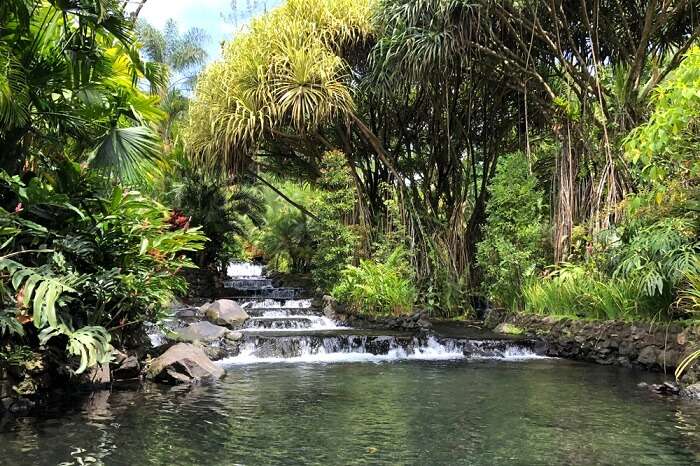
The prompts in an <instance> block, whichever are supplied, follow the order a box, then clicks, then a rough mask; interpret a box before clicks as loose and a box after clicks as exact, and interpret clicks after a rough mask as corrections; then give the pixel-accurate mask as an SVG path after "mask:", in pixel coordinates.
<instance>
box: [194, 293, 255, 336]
mask: <svg viewBox="0 0 700 466" xmlns="http://www.w3.org/2000/svg"><path fill="white" fill-rule="evenodd" d="M204 315H205V316H206V318H207V320H209V321H210V322H212V323H214V324H217V325H225V326H227V327H229V328H232V329H237V328H241V327H243V324H244V323H245V321H246V320H248V318H249V316H248V313H247V312H246V311H244V310H243V308H242V307H241V306H240V305H239V304H238V303H236V302H234V301H231V300H230V299H219V300H217V301H214V302H213V303H212V304H211V305H209V306H208V307H207V308H206V310H205V311H204Z"/></svg>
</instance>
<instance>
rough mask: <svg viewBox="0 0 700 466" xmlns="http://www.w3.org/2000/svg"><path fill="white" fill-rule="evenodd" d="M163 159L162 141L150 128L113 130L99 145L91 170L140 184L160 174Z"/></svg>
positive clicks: (94, 154)
mask: <svg viewBox="0 0 700 466" xmlns="http://www.w3.org/2000/svg"><path fill="white" fill-rule="evenodd" d="M161 156H162V146H161V143H160V140H159V138H158V136H157V135H156V134H155V133H154V132H153V131H152V130H151V129H150V128H148V127H146V126H132V127H128V128H112V129H110V130H109V131H108V132H107V134H105V136H104V138H103V139H102V140H101V141H100V142H99V143H98V144H97V147H96V148H95V150H94V152H93V155H92V157H91V159H90V166H91V167H94V168H100V169H104V170H105V171H107V172H109V173H111V174H114V175H117V176H119V177H120V178H122V179H125V180H139V179H144V178H148V176H149V175H153V174H154V173H155V172H156V171H157V163H158V162H159V161H160V160H161Z"/></svg>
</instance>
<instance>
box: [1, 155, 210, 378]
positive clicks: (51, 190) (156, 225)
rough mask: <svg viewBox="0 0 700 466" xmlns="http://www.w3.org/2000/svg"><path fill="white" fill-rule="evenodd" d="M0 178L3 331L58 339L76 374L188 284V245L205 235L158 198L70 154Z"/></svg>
mask: <svg viewBox="0 0 700 466" xmlns="http://www.w3.org/2000/svg"><path fill="white" fill-rule="evenodd" d="M1 177H2V180H1V181H0V199H2V205H1V206H0V244H2V246H0V273H1V274H2V281H1V283H2V286H1V287H0V299H1V300H2V307H3V311H2V313H1V314H0V331H1V332H2V333H3V334H4V337H3V336H2V335H0V337H1V338H4V339H6V340H7V339H8V338H14V339H15V340H17V341H20V342H21V341H24V340H26V342H31V343H32V344H34V345H37V347H36V349H38V345H39V344H40V345H42V347H44V346H46V344H47V343H48V342H49V341H50V342H51V344H52V345H59V347H62V348H63V349H64V350H65V351H66V352H67V353H68V354H69V355H71V356H76V357H77V359H78V360H79V363H78V365H77V368H76V372H78V373H79V372H82V371H83V370H85V369H86V368H87V367H89V366H91V365H94V364H96V363H98V362H104V361H105V360H107V359H108V358H109V356H110V354H111V340H112V338H113V337H117V338H124V337H126V336H128V335H129V333H130V332H131V331H132V330H133V329H138V328H139V325H140V324H141V323H142V322H143V321H145V320H157V319H158V318H159V317H160V316H161V315H162V313H163V310H164V309H165V308H166V306H167V305H168V304H169V302H170V300H171V299H172V297H173V295H174V294H176V293H179V292H182V291H184V289H185V286H186V285H185V282H184V281H183V280H182V279H181V278H179V277H178V276H177V272H178V271H179V270H180V269H181V268H183V267H192V266H193V265H192V262H191V261H190V260H189V259H188V258H187V257H186V256H185V255H184V254H185V253H186V252H189V251H195V250H199V249H201V248H202V245H203V242H204V240H205V238H204V236H203V235H202V233H201V232H200V231H199V230H198V229H189V228H186V227H184V226H182V225H179V224H178V223H177V222H176V221H174V217H173V214H172V212H171V211H170V210H169V209H167V208H165V207H164V206H162V205H161V204H159V203H157V202H155V201H153V200H151V199H148V198H146V197H144V196H142V195H141V194H140V193H138V192H135V191H128V190H125V189H123V188H121V187H119V186H114V185H112V184H111V183H109V182H108V181H107V180H106V179H105V178H103V177H101V176H99V175H95V174H91V173H89V172H84V171H83V170H82V169H80V167H78V166H77V165H75V164H71V163H66V164H64V165H63V166H61V167H60V168H59V170H58V171H56V172H54V173H47V174H46V176H45V179H41V178H38V177H36V178H33V179H31V180H30V181H29V182H27V183H24V182H22V181H21V180H20V179H19V178H18V177H10V176H8V175H6V174H4V173H3V174H2V175H1ZM18 322H19V323H20V324H24V326H23V327H22V326H21V325H20V326H18V325H17V323H18ZM29 322H32V323H33V325H31V326H29V325H27V323H29ZM26 333H32V334H35V336H36V337H38V338H30V336H29V335H28V336H24V334H26ZM59 336H61V338H56V337H59Z"/></svg>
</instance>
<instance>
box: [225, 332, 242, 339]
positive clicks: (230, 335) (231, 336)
mask: <svg viewBox="0 0 700 466" xmlns="http://www.w3.org/2000/svg"><path fill="white" fill-rule="evenodd" d="M224 338H226V339H227V340H228V341H238V340H240V339H241V338H243V334H242V333H241V332H236V331H232V332H231V331H229V332H226V335H224Z"/></svg>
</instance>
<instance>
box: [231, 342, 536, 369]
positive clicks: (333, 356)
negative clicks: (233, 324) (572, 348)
mask: <svg viewBox="0 0 700 466" xmlns="http://www.w3.org/2000/svg"><path fill="white" fill-rule="evenodd" d="M363 350H364V348H360V349H358V350H356V351H353V352H342V351H337V352H328V351H327V350H326V349H325V348H324V347H323V346H320V347H317V348H315V349H312V348H311V347H310V346H308V345H302V348H301V355H299V356H295V357H290V358H283V357H262V358H261V357H258V356H256V355H255V351H256V346H255V344H253V343H247V344H245V345H244V346H243V347H242V348H241V352H240V354H239V355H238V356H234V357H230V358H225V359H222V360H221V361H218V362H217V364H220V365H222V366H236V365H245V364H261V363H267V364H269V363H347V362H374V363H382V362H393V361H410V360H420V361H450V360H460V359H468V360H502V361H523V360H527V359H542V358H546V357H545V356H539V355H537V354H535V353H533V352H532V351H530V350H529V349H526V348H522V347H516V346H513V347H507V348H506V350H505V351H495V352H494V354H493V355H490V356H482V355H479V356H477V355H468V356H465V355H464V353H463V351H462V350H461V349H459V348H457V347H455V348H448V347H446V346H445V345H443V344H441V343H440V342H438V341H437V340H436V339H435V338H433V337H430V338H428V340H427V342H426V344H425V345H423V346H415V347H414V349H413V351H410V352H408V351H406V350H405V349H404V348H402V347H396V348H392V349H391V350H389V352H388V353H387V354H372V353H367V352H363Z"/></svg>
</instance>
